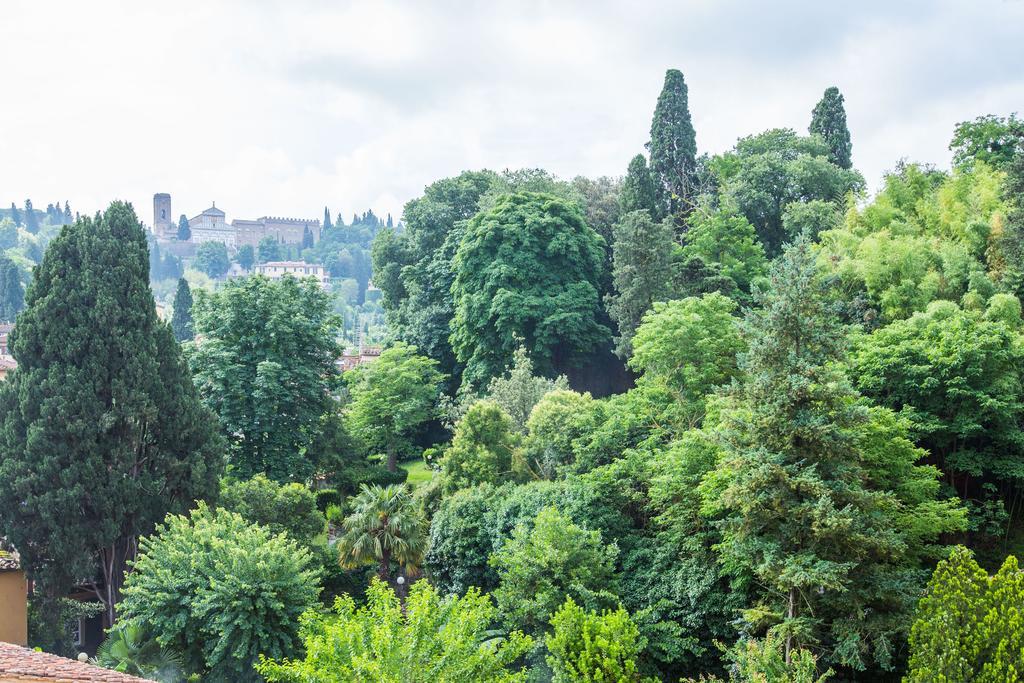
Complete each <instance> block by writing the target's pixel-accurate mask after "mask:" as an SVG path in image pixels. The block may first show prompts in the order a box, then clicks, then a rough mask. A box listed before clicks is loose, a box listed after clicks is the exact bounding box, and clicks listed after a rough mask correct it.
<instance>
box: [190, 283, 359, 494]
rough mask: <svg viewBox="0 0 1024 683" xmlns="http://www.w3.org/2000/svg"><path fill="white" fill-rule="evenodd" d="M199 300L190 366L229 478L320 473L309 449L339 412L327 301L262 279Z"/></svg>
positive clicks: (333, 323) (300, 286)
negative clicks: (213, 421) (224, 447)
mask: <svg viewBox="0 0 1024 683" xmlns="http://www.w3.org/2000/svg"><path fill="white" fill-rule="evenodd" d="M197 294H198V296H197V297H196V301H195V305H194V307H193V314H194V316H195V332H196V336H197V337H200V341H199V342H197V343H195V344H194V345H193V346H192V347H191V348H190V360H191V363H192V367H193V369H194V371H195V381H196V385H197V386H198V387H199V392H200V394H201V396H202V397H203V401H204V402H205V403H206V404H207V405H208V406H210V408H211V409H213V411H214V412H215V413H217V416H218V417H219V418H220V424H221V430H222V432H223V433H224V436H225V437H226V438H227V440H228V442H229V443H230V448H229V463H230V465H231V469H232V472H233V473H234V474H235V475H237V476H240V477H251V476H252V475H254V474H256V473H259V472H263V473H265V474H266V475H267V476H268V477H270V478H271V479H274V480H275V481H281V482H285V481H305V480H306V479H308V478H309V477H310V476H311V475H312V474H313V472H314V471H315V469H316V466H317V463H316V459H315V455H316V454H315V453H312V452H310V450H309V446H310V444H311V443H312V442H313V440H314V439H315V438H316V437H317V434H318V431H319V429H320V426H321V418H322V417H323V416H324V414H325V413H326V412H327V411H328V410H330V409H331V408H332V406H333V405H334V404H333V401H332V400H331V396H330V393H329V392H330V391H331V389H332V387H333V385H334V383H335V378H336V377H337V374H338V370H337V367H336V366H335V360H336V359H337V358H338V356H339V355H340V351H339V349H338V345H337V342H336V341H335V335H336V329H337V324H338V320H337V317H336V316H335V315H334V314H333V313H332V312H331V304H330V298H329V297H328V295H327V294H326V293H325V292H324V291H323V289H321V287H320V284H319V283H317V282H314V281H312V280H311V279H305V280H296V279H294V278H291V277H285V278H282V279H280V280H276V281H271V280H268V279H266V278H264V277H262V276H254V277H248V278H243V279H239V280H232V281H230V282H228V283H226V284H225V285H224V287H222V288H221V289H220V290H218V291H216V292H214V293H206V292H202V291H200V292H197Z"/></svg>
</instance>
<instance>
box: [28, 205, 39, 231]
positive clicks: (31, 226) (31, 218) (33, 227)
mask: <svg viewBox="0 0 1024 683" xmlns="http://www.w3.org/2000/svg"><path fill="white" fill-rule="evenodd" d="M25 229H26V230H28V231H29V232H30V233H32V234H33V235H34V234H36V233H37V232H39V217H38V216H36V210H35V208H34V207H33V206H32V200H31V199H26V200H25Z"/></svg>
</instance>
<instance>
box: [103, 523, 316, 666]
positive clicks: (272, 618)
mask: <svg viewBox="0 0 1024 683" xmlns="http://www.w3.org/2000/svg"><path fill="white" fill-rule="evenodd" d="M311 567H312V560H311V555H310V552H309V550H307V549H304V548H302V547H301V546H299V545H298V544H297V543H296V542H295V541H292V540H290V539H289V538H287V537H286V536H284V535H276V536H275V535H273V534H272V533H271V532H270V531H269V530H268V529H266V528H264V527H261V526H258V525H255V524H248V523H247V522H246V521H245V520H243V519H242V517H241V516H239V515H237V514H234V513H231V512H226V511H225V510H210V509H209V508H207V507H206V506H205V505H202V504H200V506H199V508H198V509H196V510H193V511H192V512H191V514H190V515H189V516H188V517H184V516H177V515H169V516H168V517H167V519H166V521H165V522H164V523H163V524H161V525H159V526H158V527H157V529H156V532H155V533H154V534H153V535H152V536H149V537H147V538H144V539H143V540H142V542H141V544H140V550H139V558H138V560H137V561H136V562H135V565H134V571H133V572H132V574H131V575H130V576H129V578H128V581H127V583H126V585H125V590H124V592H125V599H124V602H123V603H122V604H121V609H122V611H123V616H124V617H125V618H126V619H128V620H129V621H132V622H138V623H141V624H143V625H144V626H145V627H146V628H148V629H149V631H150V632H151V633H152V634H153V635H154V637H155V638H156V641H157V642H158V643H160V644H161V645H164V646H167V647H170V648H171V649H173V650H174V651H177V652H180V653H182V654H183V655H184V660H185V664H186V667H187V671H188V673H191V674H201V675H202V680H204V681H211V683H235V682H243V681H253V682H255V681H260V680H262V679H261V678H260V677H259V675H258V674H257V673H256V671H255V670H254V669H253V665H254V664H255V663H256V662H257V660H258V658H259V656H260V655H266V656H268V657H278V658H281V657H290V656H292V655H293V654H294V653H295V652H296V651H297V650H298V646H299V639H298V618H299V615H301V614H302V613H303V612H305V611H306V610H308V609H310V608H312V607H313V605H314V604H316V598H317V594H318V593H319V592H320V587H319V584H318V579H319V576H318V574H317V573H316V572H315V571H314V570H313V569H312V568H311Z"/></svg>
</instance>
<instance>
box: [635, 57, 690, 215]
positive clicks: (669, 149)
mask: <svg viewBox="0 0 1024 683" xmlns="http://www.w3.org/2000/svg"><path fill="white" fill-rule="evenodd" d="M647 149H648V151H649V152H650V154H651V173H652V174H653V175H654V178H655V183H656V185H657V190H658V197H659V200H660V202H661V205H662V207H663V210H664V211H667V212H668V213H669V214H672V215H675V214H679V213H684V214H685V213H688V212H689V211H690V209H692V202H693V199H694V197H695V195H696V190H697V188H696V177H697V134H696V133H695V132H694V130H693V121H692V120H691V119H690V103H689V92H688V89H687V87H686V81H685V80H684V79H683V74H682V72H681V71H679V70H678V69H669V70H667V71H666V72H665V84H664V85H663V86H662V89H661V94H660V95H658V104H657V106H656V107H655V108H654V118H653V119H652V120H651V141H650V142H648V143H647Z"/></svg>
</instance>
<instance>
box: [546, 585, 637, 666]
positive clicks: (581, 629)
mask: <svg viewBox="0 0 1024 683" xmlns="http://www.w3.org/2000/svg"><path fill="white" fill-rule="evenodd" d="M551 627H552V629H553V632H552V633H551V634H550V635H548V636H546V637H545V639H544V642H545V644H546V645H547V648H548V651H549V652H550V654H549V655H548V665H549V666H550V667H551V670H552V672H553V673H554V678H552V681H554V683H577V682H581V683H597V682H598V681H617V682H619V683H631V682H635V681H640V680H641V676H640V669H639V667H638V666H637V659H638V658H639V656H640V653H641V651H642V650H643V647H644V640H643V638H642V637H641V636H640V632H639V630H638V629H637V627H636V624H634V623H633V622H632V620H630V618H629V613H628V612H626V610H624V609H622V608H621V607H620V608H619V609H617V610H615V611H611V610H606V611H605V612H603V613H600V614H598V613H596V612H588V611H586V610H584V609H583V608H582V607H580V606H579V605H577V604H576V603H575V602H573V600H572V598H566V600H565V604H563V605H562V606H561V607H560V608H559V610H558V611H557V612H555V615H554V616H553V617H551ZM651 680H654V679H651Z"/></svg>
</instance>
